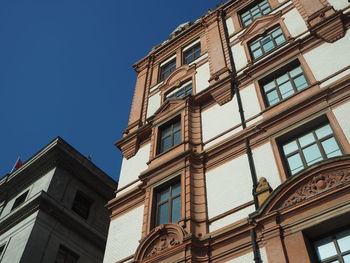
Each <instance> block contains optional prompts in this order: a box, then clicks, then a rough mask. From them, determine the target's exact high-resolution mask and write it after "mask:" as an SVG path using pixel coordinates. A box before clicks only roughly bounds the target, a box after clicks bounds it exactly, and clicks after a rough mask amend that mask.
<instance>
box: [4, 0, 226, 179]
mask: <svg viewBox="0 0 350 263" xmlns="http://www.w3.org/2000/svg"><path fill="white" fill-rule="evenodd" d="M221 2H222V1H221V0H177V1H161V0H151V1H145V0H138V1H121V0H60V1H57V0H30V1H28V0H2V1H0V38H1V40H0V100H1V101H0V156H1V161H0V177H2V176H3V175H5V174H6V173H8V172H9V171H10V170H11V168H12V166H13V164H14V162H15V161H16V159H17V157H18V156H21V159H22V161H26V160H28V159H29V158H30V157H31V156H32V155H33V154H35V153H36V152H37V151H38V150H40V149H41V148H42V147H43V146H45V145H46V144H47V143H49V142H50V141H51V140H53V139H54V138H55V137H56V136H61V137H62V138H63V139H65V140H66V141H67V142H68V143H70V144H71V145H72V146H73V147H75V148H76V149H77V150H78V151H80V152H81V153H82V154H84V155H86V156H87V155H89V154H92V155H93V162H94V163H95V164H96V165H97V166H98V167H100V168H101V169H102V170H104V171H105V172H106V173H108V174H109V175H110V176H112V177H113V178H115V179H117V178H118V175H119V170H120V164H121V154H120V153H119V150H118V149H117V148H116V147H115V146H114V142H115V141H117V140H119V139H120V138H121V135H122V132H123V130H124V129H125V128H126V125H127V120H128V116H129V110H130V104H131V98H132V93H133V89H134V85H135V80H136V73H135V72H134V70H133V69H132V67H131V66H132V64H133V63H135V62H136V61H138V60H139V59H141V58H142V57H143V56H145V55H146V54H147V53H148V52H149V51H150V49H151V48H152V46H155V45H157V44H159V43H161V42H162V41H163V40H165V39H166V38H167V37H168V35H169V34H170V33H171V31H173V30H174V29H175V28H176V27H177V26H178V25H179V24H181V23H184V22H187V21H194V20H195V19H197V18H198V17H200V16H202V15H203V14H204V13H206V12H207V10H208V9H209V8H212V9H213V8H215V7H216V5H217V4H219V3H221Z"/></svg>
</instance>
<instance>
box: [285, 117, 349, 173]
mask: <svg viewBox="0 0 350 263" xmlns="http://www.w3.org/2000/svg"><path fill="white" fill-rule="evenodd" d="M282 150H283V153H284V156H285V158H286V161H287V163H288V167H289V171H290V173H291V174H292V175H293V174H296V173H297V172H299V171H301V170H303V169H304V168H306V167H308V166H311V165H313V164H314V163H317V162H320V161H322V160H325V159H328V158H331V157H335V156H340V155H342V152H341V150H340V148H339V145H338V143H337V141H336V139H335V137H334V135H333V131H332V128H331V126H330V125H329V124H325V125H322V126H320V127H319V128H317V129H313V130H311V131H309V132H307V133H304V134H302V135H301V136H297V137H295V138H294V139H293V140H291V141H289V142H287V143H285V144H283V145H282Z"/></svg>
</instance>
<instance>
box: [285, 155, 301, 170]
mask: <svg viewBox="0 0 350 263" xmlns="http://www.w3.org/2000/svg"><path fill="white" fill-rule="evenodd" d="M287 160H288V164H289V168H290V171H291V173H292V174H295V173H297V172H299V171H300V170H302V169H304V165H303V162H302V161H301V158H300V156H299V154H298V153H297V154H295V155H293V156H291V157H289V158H288V159H287Z"/></svg>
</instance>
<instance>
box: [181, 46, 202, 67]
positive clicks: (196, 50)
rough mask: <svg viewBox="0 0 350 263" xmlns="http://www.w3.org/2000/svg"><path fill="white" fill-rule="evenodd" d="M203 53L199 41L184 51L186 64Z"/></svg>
mask: <svg viewBox="0 0 350 263" xmlns="http://www.w3.org/2000/svg"><path fill="white" fill-rule="evenodd" d="M200 55H201V44H200V43H198V44H196V45H194V46H192V47H190V48H189V49H187V50H185V51H184V52H183V56H184V62H183V63H184V64H190V63H191V62H192V61H194V60H195V59H196V58H199V57H200Z"/></svg>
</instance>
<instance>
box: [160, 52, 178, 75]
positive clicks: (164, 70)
mask: <svg viewBox="0 0 350 263" xmlns="http://www.w3.org/2000/svg"><path fill="white" fill-rule="evenodd" d="M175 69H176V59H175V58H174V59H172V60H170V61H169V62H168V63H166V64H164V65H163V66H161V67H160V77H159V78H160V80H161V81H162V80H164V79H166V78H167V77H168V76H169V75H170V74H171V72H173V71H174V70H175Z"/></svg>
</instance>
